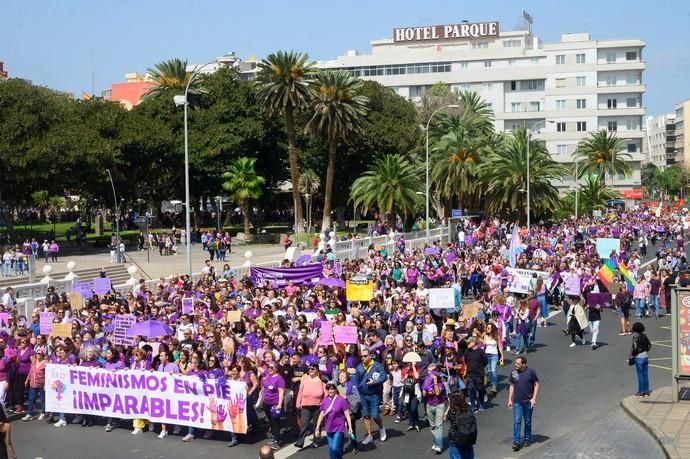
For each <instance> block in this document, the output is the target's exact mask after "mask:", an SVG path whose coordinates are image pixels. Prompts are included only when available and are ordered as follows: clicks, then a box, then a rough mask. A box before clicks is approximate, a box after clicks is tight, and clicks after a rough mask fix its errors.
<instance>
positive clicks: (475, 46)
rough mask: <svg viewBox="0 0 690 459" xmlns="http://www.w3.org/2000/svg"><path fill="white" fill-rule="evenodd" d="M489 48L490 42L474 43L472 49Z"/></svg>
mask: <svg viewBox="0 0 690 459" xmlns="http://www.w3.org/2000/svg"><path fill="white" fill-rule="evenodd" d="M488 47H489V42H488V41H475V42H472V49H483V48H488Z"/></svg>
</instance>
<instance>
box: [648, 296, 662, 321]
mask: <svg viewBox="0 0 690 459" xmlns="http://www.w3.org/2000/svg"><path fill="white" fill-rule="evenodd" d="M660 306H661V305H660V303H659V295H649V308H650V309H651V308H654V314H656V315H657V316H658V315H659V308H660Z"/></svg>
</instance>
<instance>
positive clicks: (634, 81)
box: [625, 73, 637, 84]
mask: <svg viewBox="0 0 690 459" xmlns="http://www.w3.org/2000/svg"><path fill="white" fill-rule="evenodd" d="M625 82H626V83H627V84H637V75H636V74H634V73H631V74H629V75H626V77H625Z"/></svg>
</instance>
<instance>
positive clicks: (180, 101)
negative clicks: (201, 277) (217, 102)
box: [173, 59, 217, 277]
mask: <svg viewBox="0 0 690 459" xmlns="http://www.w3.org/2000/svg"><path fill="white" fill-rule="evenodd" d="M216 62H217V61H216V60H215V59H214V60H212V61H210V62H207V63H205V64H204V65H197V66H196V67H195V68H194V71H192V74H191V75H190V77H189V80H187V86H185V88H184V95H182V96H175V97H174V98H173V100H174V101H175V105H177V106H178V107H179V106H180V105H183V106H184V199H185V232H186V234H187V237H186V238H185V245H186V249H187V274H188V275H189V276H190V277H191V276H192V237H191V236H192V227H191V226H192V225H191V217H190V212H189V206H190V199H189V128H188V122H187V111H188V110H187V109H188V107H189V101H188V98H187V96H188V94H189V86H190V85H191V84H192V82H193V81H194V80H195V79H196V77H197V76H198V75H199V73H200V72H201V70H202V69H203V68H204V67H206V66H208V65H211V64H215V63H216Z"/></svg>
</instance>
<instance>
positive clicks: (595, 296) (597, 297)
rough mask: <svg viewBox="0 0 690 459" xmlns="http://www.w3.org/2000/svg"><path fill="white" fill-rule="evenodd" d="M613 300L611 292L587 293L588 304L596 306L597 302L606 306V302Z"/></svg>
mask: <svg viewBox="0 0 690 459" xmlns="http://www.w3.org/2000/svg"><path fill="white" fill-rule="evenodd" d="M610 302H611V294H610V293H588V294H587V306H596V305H597V304H598V305H600V306H601V307H604V306H606V303H610Z"/></svg>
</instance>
